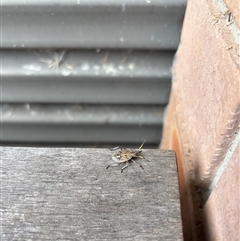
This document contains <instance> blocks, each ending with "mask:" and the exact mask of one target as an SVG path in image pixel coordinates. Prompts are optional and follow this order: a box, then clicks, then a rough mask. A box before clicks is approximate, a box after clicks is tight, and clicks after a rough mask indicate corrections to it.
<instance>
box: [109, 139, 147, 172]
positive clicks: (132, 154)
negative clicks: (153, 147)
mask: <svg viewBox="0 0 240 241" xmlns="http://www.w3.org/2000/svg"><path fill="white" fill-rule="evenodd" d="M144 143H145V141H144V142H143V143H142V144H141V146H140V147H139V148H138V149H137V150H131V149H129V148H126V149H120V151H118V152H116V153H114V154H113V155H112V159H113V160H114V161H116V162H117V163H113V164H110V165H108V166H107V167H106V169H108V168H109V167H113V166H118V165H120V164H122V163H124V164H125V165H124V166H123V167H122V169H121V172H123V170H124V169H125V168H126V167H127V166H128V164H129V163H130V162H136V161H135V159H138V158H140V159H144V160H146V161H148V160H147V159H146V158H145V157H144V156H142V155H140V153H141V152H142V150H141V149H142V147H143V145H144ZM117 149H119V147H115V148H113V149H110V150H111V151H114V150H117ZM148 162H149V161H148ZM138 165H139V166H140V167H141V168H142V169H144V168H143V166H142V165H141V164H140V163H138Z"/></svg>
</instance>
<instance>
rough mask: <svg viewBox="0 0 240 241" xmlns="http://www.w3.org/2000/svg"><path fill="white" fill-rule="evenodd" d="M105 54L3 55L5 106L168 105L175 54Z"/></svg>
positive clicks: (6, 52) (25, 52)
mask: <svg viewBox="0 0 240 241" xmlns="http://www.w3.org/2000/svg"><path fill="white" fill-rule="evenodd" d="M99 51H100V50H99ZM99 51H97V52H96V50H58V51H57V50H45V51H43V50H38V51H37V50H31V51H29V50H18V51H16V50H2V51H1V55H2V72H1V77H2V79H1V80H2V81H1V86H2V93H1V97H2V98H1V102H5V103H6V102H8V103H26V102H30V103H87V104H89V103H91V104H96V103H97V104H100V103H101V104H106V103H108V104H123V103H124V104H141V103H143V104H166V103H167V102H168V98H169V93H170V88H171V71H170V68H171V65H172V59H173V55H174V51H166V52H164V51H162V52H161V51H126V50H125V51H123V50H121V51H113V50H102V51H100V52H99Z"/></svg>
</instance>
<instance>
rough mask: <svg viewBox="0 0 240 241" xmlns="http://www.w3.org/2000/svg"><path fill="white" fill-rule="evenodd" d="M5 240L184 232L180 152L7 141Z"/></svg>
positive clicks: (176, 235)
mask: <svg viewBox="0 0 240 241" xmlns="http://www.w3.org/2000/svg"><path fill="white" fill-rule="evenodd" d="M0 150H1V156H0V158H1V218H2V223H1V236H2V237H1V240H4V241H6V240H18V241H19V240H20V241H21V240H174V241H176V240H183V238H182V222H181V215H180V198H179V188H178V178H177V167H176V160H175V155H174V152H172V151H166V150H143V156H145V157H146V158H147V159H148V160H149V161H150V162H149V163H148V162H146V161H144V160H139V161H140V162H141V164H142V165H143V166H144V170H142V169H141V168H140V167H139V165H137V164H136V163H132V164H131V165H129V167H128V168H127V169H125V170H124V172H123V173H121V172H120V170H121V166H118V167H110V168H109V169H106V166H107V165H108V164H110V163H112V162H113V161H112V160H111V155H112V152H111V151H110V150H108V149H80V148H24V147H1V148H0Z"/></svg>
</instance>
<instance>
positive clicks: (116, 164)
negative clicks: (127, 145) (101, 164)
mask: <svg viewBox="0 0 240 241" xmlns="http://www.w3.org/2000/svg"><path fill="white" fill-rule="evenodd" d="M119 164H121V162H119V163H113V164H110V165H108V166H107V167H106V169H108V168H109V167H116V166H118V165H119Z"/></svg>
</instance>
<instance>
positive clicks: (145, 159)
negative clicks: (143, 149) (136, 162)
mask: <svg viewBox="0 0 240 241" xmlns="http://www.w3.org/2000/svg"><path fill="white" fill-rule="evenodd" d="M138 157H139V158H141V159H144V160H146V161H148V162H150V161H149V160H148V159H147V158H145V157H143V156H138Z"/></svg>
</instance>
